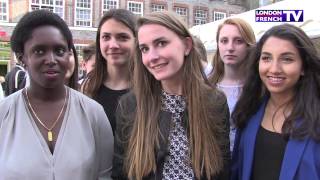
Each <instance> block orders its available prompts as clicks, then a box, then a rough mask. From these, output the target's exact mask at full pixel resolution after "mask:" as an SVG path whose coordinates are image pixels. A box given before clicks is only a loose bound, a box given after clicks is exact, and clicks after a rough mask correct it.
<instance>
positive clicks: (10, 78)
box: [3, 55, 27, 96]
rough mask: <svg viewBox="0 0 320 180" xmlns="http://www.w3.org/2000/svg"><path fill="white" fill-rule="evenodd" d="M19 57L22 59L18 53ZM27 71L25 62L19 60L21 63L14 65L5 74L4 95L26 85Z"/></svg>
mask: <svg viewBox="0 0 320 180" xmlns="http://www.w3.org/2000/svg"><path fill="white" fill-rule="evenodd" d="M17 59H18V60H19V59H20V55H17ZM26 81H27V72H26V71H25V69H24V67H23V63H22V62H21V60H19V63H16V65H15V66H14V67H13V69H12V70H11V71H10V72H8V73H7V74H6V76H5V82H4V84H3V89H4V95H5V96H9V95H10V94H12V93H15V92H17V91H19V90H20V89H23V88H24V87H25V86H26Z"/></svg>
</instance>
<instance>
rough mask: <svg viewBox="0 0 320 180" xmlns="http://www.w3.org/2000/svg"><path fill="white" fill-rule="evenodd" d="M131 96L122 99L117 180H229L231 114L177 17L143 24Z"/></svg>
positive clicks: (153, 18)
mask: <svg viewBox="0 0 320 180" xmlns="http://www.w3.org/2000/svg"><path fill="white" fill-rule="evenodd" d="M138 44H139V45H138V47H139V49H138V50H137V57H136V58H137V59H136V60H135V61H134V62H135V63H134V75H133V91H132V92H130V93H128V94H126V95H124V96H123V97H122V98H121V101H120V105H119V108H118V110H117V113H116V115H117V123H118V124H117V128H116V138H115V149H114V150H115V154H114V159H113V170H112V178H114V179H118V180H119V179H137V180H141V179H166V180H169V179H170V180H175V179H185V180H188V179H217V180H220V179H226V180H227V179H229V170H230V169H229V159H230V151H229V120H228V119H229V111H228V106H227V101H226V98H225V96H224V94H223V93H221V92H220V91H218V90H217V89H215V88H214V87H211V86H210V85H209V84H206V83H205V82H204V81H203V79H204V78H206V77H205V75H204V74H203V72H202V64H201V60H200V57H201V55H200V54H199V52H198V51H197V50H196V49H195V44H194V40H193V38H192V35H191V34H190V32H189V31H188V29H187V28H186V27H185V26H184V25H183V23H182V22H181V21H179V19H178V18H177V17H175V16H174V15H170V14H168V13H166V12H158V13H152V14H150V15H148V16H144V17H141V18H140V19H139V20H138Z"/></svg>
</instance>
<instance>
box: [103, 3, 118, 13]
mask: <svg viewBox="0 0 320 180" xmlns="http://www.w3.org/2000/svg"><path fill="white" fill-rule="evenodd" d="M118 8H119V0H103V4H102V13H103V14H104V13H105V12H107V11H108V10H110V9H118Z"/></svg>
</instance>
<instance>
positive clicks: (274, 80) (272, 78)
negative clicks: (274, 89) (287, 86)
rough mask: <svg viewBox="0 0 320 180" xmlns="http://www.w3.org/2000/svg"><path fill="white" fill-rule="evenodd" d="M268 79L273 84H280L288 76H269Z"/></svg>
mask: <svg viewBox="0 0 320 180" xmlns="http://www.w3.org/2000/svg"><path fill="white" fill-rule="evenodd" d="M267 79H268V82H269V83H270V84H271V85H280V84H282V83H283V82H284V80H285V79H286V78H285V77H280V76H267Z"/></svg>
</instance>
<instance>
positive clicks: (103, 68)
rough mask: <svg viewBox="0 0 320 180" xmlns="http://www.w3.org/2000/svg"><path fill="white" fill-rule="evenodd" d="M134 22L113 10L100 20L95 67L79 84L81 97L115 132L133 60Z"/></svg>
mask: <svg viewBox="0 0 320 180" xmlns="http://www.w3.org/2000/svg"><path fill="white" fill-rule="evenodd" d="M135 26H136V18H135V15H134V14H133V13H131V12H130V11H128V10H124V9H112V10H109V11H108V12H106V13H105V14H104V15H103V17H102V18H101V20H100V23H99V26H98V32H97V38H96V47H97V50H96V63H95V67H94V69H93V70H92V71H91V73H89V74H88V77H87V78H86V79H85V81H84V82H83V83H82V87H81V88H82V91H83V92H84V94H86V95H88V96H89V97H91V98H93V99H94V100H96V101H97V102H99V103H100V104H101V105H102V106H103V107H104V110H105V112H106V114H107V116H108V118H109V120H110V123H111V126H112V129H113V131H115V129H116V120H115V111H116V108H117V106H118V101H119V98H120V97H121V96H122V95H123V94H125V93H127V92H128V90H129V88H130V86H131V85H130V79H131V73H130V72H131V71H132V70H130V63H132V62H130V61H133V57H134V55H133V54H134V43H135V37H136V32H135Z"/></svg>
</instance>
